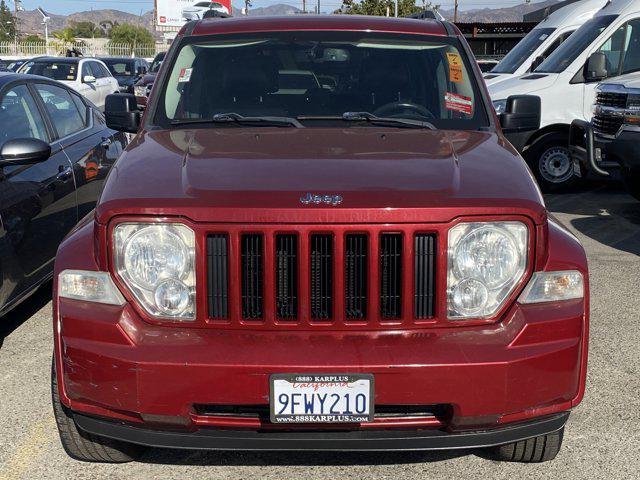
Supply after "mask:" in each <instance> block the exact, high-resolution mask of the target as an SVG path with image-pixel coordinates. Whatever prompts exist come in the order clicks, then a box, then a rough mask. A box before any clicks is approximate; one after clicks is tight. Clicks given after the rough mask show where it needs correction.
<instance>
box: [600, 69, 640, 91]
mask: <svg viewBox="0 0 640 480" xmlns="http://www.w3.org/2000/svg"><path fill="white" fill-rule="evenodd" d="M603 85H622V86H623V87H625V88H638V89H640V73H638V72H636V73H630V74H628V75H622V76H621V77H618V78H616V79H615V80H612V81H611V82H606V83H604V84H603Z"/></svg>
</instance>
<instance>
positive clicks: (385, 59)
mask: <svg viewBox="0 0 640 480" xmlns="http://www.w3.org/2000/svg"><path fill="white" fill-rule="evenodd" d="M408 84H409V70H408V68H407V64H406V62H403V61H402V60H401V59H398V58H397V57H392V56H390V55H380V54H374V55H371V56H369V57H367V58H366V59H365V60H364V62H363V63H362V69H361V71H360V88H361V89H362V90H363V91H365V92H392V93H396V92H399V91H402V90H405V89H406V87H407V86H408Z"/></svg>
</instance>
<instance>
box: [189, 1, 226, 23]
mask: <svg viewBox="0 0 640 480" xmlns="http://www.w3.org/2000/svg"><path fill="white" fill-rule="evenodd" d="M209 10H213V11H215V12H218V13H224V14H226V15H229V13H230V12H229V9H228V8H227V7H225V6H224V5H222V4H221V3H218V2H198V3H194V4H193V5H191V6H190V7H185V8H183V9H182V18H184V19H185V20H202V19H203V18H204V14H205V13H206V12H208V11H209Z"/></svg>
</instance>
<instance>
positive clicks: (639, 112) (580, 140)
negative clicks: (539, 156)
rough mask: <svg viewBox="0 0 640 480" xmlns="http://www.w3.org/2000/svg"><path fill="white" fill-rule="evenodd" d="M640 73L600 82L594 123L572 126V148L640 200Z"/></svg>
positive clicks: (597, 172)
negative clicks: (621, 183)
mask: <svg viewBox="0 0 640 480" xmlns="http://www.w3.org/2000/svg"><path fill="white" fill-rule="evenodd" d="M639 142H640V74H638V73H634V74H630V75H625V76H623V77H619V78H617V79H615V80H612V81H609V82H603V83H602V84H600V85H598V88H597V95H596V102H595V104H594V106H593V118H592V119H591V122H585V121H583V120H575V121H574V122H573V123H572V125H571V135H570V149H571V152H572V155H573V157H574V158H575V159H576V160H577V161H579V162H580V163H581V164H582V165H583V167H584V169H585V170H586V171H588V172H591V173H592V174H594V175H595V176H602V177H613V178H618V179H620V180H622V182H623V183H624V185H625V187H626V188H627V191H628V192H629V193H630V194H631V195H632V196H633V197H634V198H635V199H636V200H640V150H638V145H640V143H639Z"/></svg>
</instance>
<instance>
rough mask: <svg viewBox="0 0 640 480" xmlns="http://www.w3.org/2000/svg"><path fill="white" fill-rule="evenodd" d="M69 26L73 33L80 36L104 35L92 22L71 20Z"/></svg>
mask: <svg viewBox="0 0 640 480" xmlns="http://www.w3.org/2000/svg"><path fill="white" fill-rule="evenodd" d="M70 28H72V29H73V34H74V35H75V36H76V37H81V38H100V37H104V36H105V34H104V31H103V30H102V28H100V27H98V26H97V25H96V24H95V23H93V22H71V23H70Z"/></svg>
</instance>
